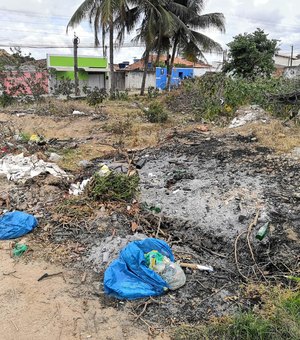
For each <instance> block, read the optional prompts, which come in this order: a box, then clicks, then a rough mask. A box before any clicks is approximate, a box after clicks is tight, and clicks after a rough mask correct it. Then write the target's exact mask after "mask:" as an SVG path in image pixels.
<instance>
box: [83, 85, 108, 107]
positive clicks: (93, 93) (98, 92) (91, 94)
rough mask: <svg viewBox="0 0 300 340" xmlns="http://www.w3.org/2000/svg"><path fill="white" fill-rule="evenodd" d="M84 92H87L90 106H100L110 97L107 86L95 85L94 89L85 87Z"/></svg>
mask: <svg viewBox="0 0 300 340" xmlns="http://www.w3.org/2000/svg"><path fill="white" fill-rule="evenodd" d="M83 92H84V93H85V94H86V101H87V103H88V104H89V105H90V106H95V107H96V106H98V105H100V104H102V103H103V101H104V100H105V99H106V98H107V97H108V93H107V91H106V89H105V88H102V89H100V88H99V87H97V86H95V87H94V88H93V89H92V90H90V89H88V88H87V87H85V88H84V89H83Z"/></svg>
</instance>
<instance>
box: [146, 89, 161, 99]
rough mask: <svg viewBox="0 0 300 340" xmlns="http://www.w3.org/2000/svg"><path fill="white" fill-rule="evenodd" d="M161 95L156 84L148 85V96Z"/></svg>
mask: <svg viewBox="0 0 300 340" xmlns="http://www.w3.org/2000/svg"><path fill="white" fill-rule="evenodd" d="M158 95H159V89H158V88H156V87H154V86H149V87H148V98H150V99H152V98H156V97H158Z"/></svg>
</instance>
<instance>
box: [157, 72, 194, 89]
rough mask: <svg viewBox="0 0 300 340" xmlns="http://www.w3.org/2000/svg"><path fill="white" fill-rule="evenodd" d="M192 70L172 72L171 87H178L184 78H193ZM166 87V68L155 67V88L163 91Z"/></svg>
mask: <svg viewBox="0 0 300 340" xmlns="http://www.w3.org/2000/svg"><path fill="white" fill-rule="evenodd" d="M193 76H194V70H193V69H192V68H177V67H174V68H173V70H172V79H171V86H178V85H179V83H180V82H181V81H182V80H183V79H184V78H193ZM166 86H167V68H166V67H156V87H157V88H159V89H161V90H164V89H165V88H166Z"/></svg>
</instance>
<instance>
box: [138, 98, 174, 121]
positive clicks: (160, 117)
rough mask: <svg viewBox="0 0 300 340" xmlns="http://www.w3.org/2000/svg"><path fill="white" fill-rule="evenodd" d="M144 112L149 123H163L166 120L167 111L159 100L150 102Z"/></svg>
mask: <svg viewBox="0 0 300 340" xmlns="http://www.w3.org/2000/svg"><path fill="white" fill-rule="evenodd" d="M144 113H145V116H146V118H147V120H148V121H149V122H150V123H165V122H166V121H167V120H168V113H167V111H166V110H165V108H164V106H163V105H162V104H161V103H159V102H153V103H151V104H150V105H149V108H148V109H147V110H146V109H145V110H144Z"/></svg>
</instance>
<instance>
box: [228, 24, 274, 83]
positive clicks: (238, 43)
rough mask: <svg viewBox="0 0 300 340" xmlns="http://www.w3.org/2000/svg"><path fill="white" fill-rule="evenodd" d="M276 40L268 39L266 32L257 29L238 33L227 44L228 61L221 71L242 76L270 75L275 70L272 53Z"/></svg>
mask: <svg viewBox="0 0 300 340" xmlns="http://www.w3.org/2000/svg"><path fill="white" fill-rule="evenodd" d="M277 43H278V40H275V39H269V38H268V34H266V33H265V32H264V31H263V30H261V29H259V28H258V29H257V30H256V31H255V32H253V33H250V34H247V33H244V34H239V35H237V36H235V37H234V40H233V41H232V42H230V43H229V44H228V45H227V46H228V47H229V53H228V57H229V59H228V61H227V62H226V63H225V64H224V67H223V71H224V72H226V73H228V72H231V73H232V74H233V75H236V76H240V77H243V78H249V79H254V78H256V77H270V76H271V74H272V72H273V71H274V70H275V67H274V59H273V57H274V55H275V53H276V51H277V50H278V47H277Z"/></svg>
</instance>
